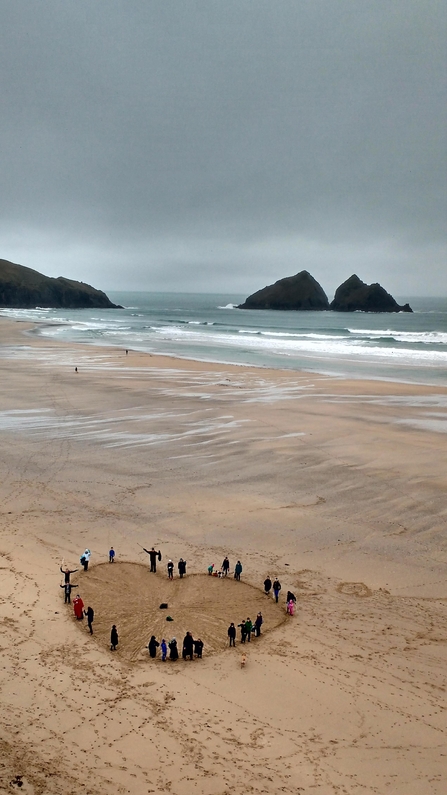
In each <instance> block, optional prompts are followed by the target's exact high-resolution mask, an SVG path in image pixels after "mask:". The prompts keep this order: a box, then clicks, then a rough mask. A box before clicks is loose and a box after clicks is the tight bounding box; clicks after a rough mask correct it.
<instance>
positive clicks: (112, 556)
mask: <svg viewBox="0 0 447 795" xmlns="http://www.w3.org/2000/svg"><path fill="white" fill-rule="evenodd" d="M109 563H115V550H114V549H113V547H110V549H109Z"/></svg>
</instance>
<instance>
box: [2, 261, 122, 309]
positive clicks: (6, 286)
mask: <svg viewBox="0 0 447 795" xmlns="http://www.w3.org/2000/svg"><path fill="white" fill-rule="evenodd" d="M36 306H45V307H54V308H64V309H86V308H98V309H121V307H119V306H117V305H116V304H112V302H111V301H110V300H109V299H108V297H107V295H106V294H105V293H103V292H102V291H101V290H96V289H95V288H94V287H91V286H90V285H89V284H84V282H76V281H73V280H72V279H65V278H64V277H63V276H59V277H58V278H57V279H54V278H52V277H50V276H44V275H43V274H42V273H39V272H38V271H35V270H32V268H26V267H25V266H24V265H17V264H15V263H14V262H8V260H5V259H1V260H0V307H11V308H16V309H32V308H34V307H36Z"/></svg>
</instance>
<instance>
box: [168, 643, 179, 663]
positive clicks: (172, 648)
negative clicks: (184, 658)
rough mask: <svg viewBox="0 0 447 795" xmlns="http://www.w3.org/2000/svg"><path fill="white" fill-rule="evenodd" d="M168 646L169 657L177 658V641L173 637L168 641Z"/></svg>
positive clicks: (171, 658)
mask: <svg viewBox="0 0 447 795" xmlns="http://www.w3.org/2000/svg"><path fill="white" fill-rule="evenodd" d="M168 646H169V659H170V660H178V648H177V641H176V639H175V638H172V640H170V641H169V643H168Z"/></svg>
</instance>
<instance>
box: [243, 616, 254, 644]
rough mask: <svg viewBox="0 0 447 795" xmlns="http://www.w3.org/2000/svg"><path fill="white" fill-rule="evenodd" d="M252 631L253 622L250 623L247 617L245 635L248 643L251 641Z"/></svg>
mask: <svg viewBox="0 0 447 795" xmlns="http://www.w3.org/2000/svg"><path fill="white" fill-rule="evenodd" d="M252 632H253V624H252V623H251V620H250V619H249V618H247V620H246V622H245V636H246V638H247V640H248V642H249V643H250V641H251V633H252Z"/></svg>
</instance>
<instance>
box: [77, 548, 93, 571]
mask: <svg viewBox="0 0 447 795" xmlns="http://www.w3.org/2000/svg"><path fill="white" fill-rule="evenodd" d="M91 554H92V553H91V552H90V550H89V549H86V550H85V552H83V554H82V555H81V557H80V558H79V560H80V562H81V564H82V565H83V566H84V571H88V564H89V561H90V558H91Z"/></svg>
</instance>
